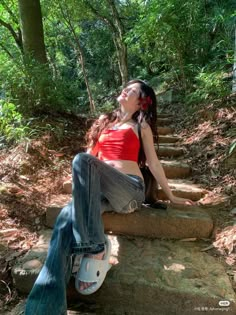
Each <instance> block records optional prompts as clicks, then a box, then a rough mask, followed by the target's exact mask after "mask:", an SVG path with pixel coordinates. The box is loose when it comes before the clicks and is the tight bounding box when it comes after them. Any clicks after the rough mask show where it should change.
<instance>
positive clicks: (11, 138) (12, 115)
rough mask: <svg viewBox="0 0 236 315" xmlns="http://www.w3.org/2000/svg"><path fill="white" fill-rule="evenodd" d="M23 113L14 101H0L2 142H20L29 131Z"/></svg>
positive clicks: (0, 133)
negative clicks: (18, 109)
mask: <svg viewBox="0 0 236 315" xmlns="http://www.w3.org/2000/svg"><path fill="white" fill-rule="evenodd" d="M28 131H29V128H28V126H26V125H25V123H24V119H23V117H22V115H21V114H20V113H19V112H18V111H17V108H16V106H15V105H14V104H13V103H8V102H6V101H3V100H1V101H0V139H1V142H3V141H4V142H8V143H9V142H10V143H12V142H18V141H20V140H22V139H23V138H24V137H25V136H26V134H27V132H28Z"/></svg>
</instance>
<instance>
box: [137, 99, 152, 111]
mask: <svg viewBox="0 0 236 315" xmlns="http://www.w3.org/2000/svg"><path fill="white" fill-rule="evenodd" d="M140 104H141V109H142V110H147V109H148V107H149V106H150V105H152V99H151V97H150V96H147V97H144V98H141V100H140Z"/></svg>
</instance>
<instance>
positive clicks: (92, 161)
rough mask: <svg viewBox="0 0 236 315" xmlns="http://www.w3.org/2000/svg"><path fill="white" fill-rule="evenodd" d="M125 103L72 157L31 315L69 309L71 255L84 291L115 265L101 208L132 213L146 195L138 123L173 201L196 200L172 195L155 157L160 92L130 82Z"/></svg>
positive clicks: (150, 157) (123, 98)
mask: <svg viewBox="0 0 236 315" xmlns="http://www.w3.org/2000/svg"><path fill="white" fill-rule="evenodd" d="M117 101H118V102H119V104H120V108H119V109H118V110H116V111H114V112H112V113H111V114H108V115H103V116H101V117H100V118H99V119H98V120H97V121H95V123H94V124H93V126H92V127H91V129H90V131H89V132H88V134H87V141H88V147H87V153H80V154H78V155H77V156H76V157H75V158H74V160H73V167H72V175H73V185H72V186H73V193H72V202H71V203H69V204H68V205H67V206H66V207H64V208H63V209H62V211H61V213H60V214H59V216H58V218H57V221H56V223H55V227H54V230H53V235H52V239H51V242H50V247H49V251H48V255H47V259H46V261H45V264H44V266H43V268H42V270H41V272H40V274H39V276H38V278H37V280H36V282H35V284H34V287H33V289H32V291H31V293H30V295H29V298H28V301H27V305H26V312H25V314H26V315H46V314H50V315H54V314H55V315H64V314H66V310H67V306H66V284H67V282H68V280H69V278H70V276H71V270H72V267H73V266H72V263H71V262H72V259H71V257H78V256H79V255H80V257H81V260H80V267H79V271H78V273H77V274H76V280H75V285H76V288H77V290H78V291H79V292H80V293H81V294H91V293H93V292H95V291H96V290H98V288H99V287H100V286H101V285H102V282H103V280H104V279H105V276H106V273H107V271H108V270H109V268H110V263H109V256H110V251H111V245H110V242H109V240H108V239H107V237H106V236H105V235H104V229H103V223H102V218H101V212H102V210H104V209H103V204H105V203H107V202H109V204H110V205H111V206H112V208H113V209H114V211H117V212H120V213H130V212H133V211H135V210H136V209H138V208H139V207H140V206H141V204H142V202H143V200H144V197H145V196H144V182H143V178H142V174H141V172H140V169H139V166H138V163H137V162H138V155H139V148H140V143H139V137H138V124H140V125H141V137H142V142H143V149H144V153H145V157H146V161H147V164H148V166H149V168H150V170H151V172H152V174H153V175H154V177H155V178H156V180H157V182H158V183H159V184H160V186H161V187H162V189H163V190H164V192H165V193H166V195H167V197H168V198H169V199H170V201H171V202H172V203H174V204H189V205H191V204H193V202H192V201H191V200H187V199H183V198H179V197H176V196H174V195H173V194H172V192H171V190H170V188H169V186H168V182H167V179H166V176H165V174H164V171H163V168H162V166H161V164H160V162H159V160H158V158H157V156H156V152H155V148H154V142H153V135H154V136H156V97H155V93H154V91H153V89H152V88H151V87H150V86H148V85H147V84H146V83H145V82H143V81H141V80H133V81H130V82H129V83H128V84H127V86H126V87H125V88H124V89H123V91H122V93H121V94H120V96H119V97H118V98H117Z"/></svg>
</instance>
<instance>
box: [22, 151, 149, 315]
mask: <svg viewBox="0 0 236 315" xmlns="http://www.w3.org/2000/svg"><path fill="white" fill-rule="evenodd" d="M72 175H73V177H72V178H73V184H72V201H71V202H70V203H69V204H68V205H67V206H65V207H64V208H63V209H62V210H61V212H60V214H59V215H58V217H57V220H56V223H55V226H54V229H53V234H52V238H51V241H50V245H49V249H48V254H47V258H46V261H45V263H44V265H43V267H42V269H41V271H40V273H39V275H38V278H37V279H36V281H35V284H34V286H33V288H32V290H31V292H30V294H29V297H28V299H27V303H26V309H25V315H66V314H67V301H66V286H67V284H68V282H69V279H70V276H71V270H72V259H71V257H72V256H73V255H77V254H81V255H83V254H85V253H98V252H101V251H102V250H103V249H104V243H105V238H104V227H103V221H102V216H101V214H102V212H103V211H109V210H113V211H116V212H119V213H130V212H133V211H134V210H136V209H138V208H139V207H140V206H141V204H142V202H143V200H144V198H145V196H144V194H145V193H144V190H145V188H144V182H143V180H142V179H141V178H140V177H139V176H135V175H126V174H123V173H121V172H119V171H118V170H116V169H114V168H113V167H111V166H110V165H108V164H106V163H104V162H102V161H100V160H99V159H97V158H96V157H94V156H92V155H90V154H87V153H79V154H78V155H76V156H75V158H74V160H73V163H72Z"/></svg>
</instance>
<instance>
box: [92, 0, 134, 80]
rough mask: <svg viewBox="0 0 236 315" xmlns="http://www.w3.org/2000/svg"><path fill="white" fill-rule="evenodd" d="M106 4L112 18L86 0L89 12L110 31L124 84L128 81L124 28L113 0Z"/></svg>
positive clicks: (108, 0)
mask: <svg viewBox="0 0 236 315" xmlns="http://www.w3.org/2000/svg"><path fill="white" fill-rule="evenodd" d="M107 4H108V6H109V7H110V9H111V11H112V20H111V19H110V18H108V17H106V16H105V15H103V14H101V13H100V11H99V10H97V9H95V8H94V7H93V6H92V5H91V3H90V2H89V1H86V5H87V6H88V8H89V9H90V10H91V12H92V13H93V14H94V15H96V16H97V17H98V18H99V19H101V20H102V21H103V22H105V23H106V24H107V25H108V27H109V28H110V30H111V32H112V38H113V42H114V45H115V48H116V54H117V58H118V65H119V70H120V75H121V81H122V84H123V85H125V84H126V83H127V81H128V61H127V59H128V58H127V46H126V44H125V43H124V41H123V39H124V34H125V30H124V27H123V24H122V23H121V19H120V16H119V13H118V11H117V9H116V6H115V2H114V0H107Z"/></svg>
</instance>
